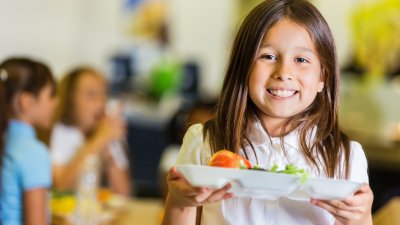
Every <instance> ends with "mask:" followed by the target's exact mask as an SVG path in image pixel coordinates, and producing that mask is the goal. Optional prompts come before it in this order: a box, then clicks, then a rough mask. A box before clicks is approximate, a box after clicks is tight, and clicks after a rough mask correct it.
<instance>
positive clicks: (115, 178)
mask: <svg viewBox="0 0 400 225" xmlns="http://www.w3.org/2000/svg"><path fill="white" fill-rule="evenodd" d="M107 153H108V151H107ZM106 160H107V168H106V169H107V180H108V185H109V187H110V189H111V190H112V191H113V192H115V193H117V194H120V195H124V196H129V195H130V194H131V191H132V182H131V176H130V172H129V167H128V168H126V169H120V168H118V167H117V165H116V164H115V162H114V160H113V159H112V158H111V156H109V155H108V157H107V158H106Z"/></svg>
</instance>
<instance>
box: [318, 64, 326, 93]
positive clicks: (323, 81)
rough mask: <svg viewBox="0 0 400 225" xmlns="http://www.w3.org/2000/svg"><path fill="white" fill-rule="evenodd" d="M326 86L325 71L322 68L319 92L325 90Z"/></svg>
mask: <svg viewBox="0 0 400 225" xmlns="http://www.w3.org/2000/svg"><path fill="white" fill-rule="evenodd" d="M324 86H325V69H324V68H322V70H321V77H320V79H319V82H318V92H321V91H322V90H324Z"/></svg>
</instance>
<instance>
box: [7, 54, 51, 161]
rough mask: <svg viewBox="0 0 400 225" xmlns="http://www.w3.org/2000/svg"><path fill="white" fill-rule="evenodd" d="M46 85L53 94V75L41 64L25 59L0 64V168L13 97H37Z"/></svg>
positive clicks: (14, 111)
mask: <svg viewBox="0 0 400 225" xmlns="http://www.w3.org/2000/svg"><path fill="white" fill-rule="evenodd" d="M47 84H51V85H52V86H53V94H54V93H55V81H54V79H53V75H52V73H51V71H50V69H49V68H48V67H47V66H46V65H44V64H43V63H40V62H35V61H32V60H30V59H26V58H11V59H8V60H6V61H4V62H3V63H1V64H0V168H1V167H2V164H3V155H4V145H5V140H4V132H6V130H7V127H8V122H9V118H10V117H11V116H14V115H15V113H16V110H15V109H14V108H13V101H14V99H15V97H16V96H17V95H18V94H20V93H22V92H27V93H30V94H32V95H34V96H38V95H39V94H40V91H41V90H42V89H43V88H44V87H45V86H46V85H47Z"/></svg>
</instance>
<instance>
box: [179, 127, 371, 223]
mask: <svg viewBox="0 0 400 225" xmlns="http://www.w3.org/2000/svg"><path fill="white" fill-rule="evenodd" d="M313 137H314V134H312V135H311V138H313ZM271 139H272V144H271V141H270V139H269V136H268V134H267V133H266V132H265V131H264V130H263V129H262V127H261V125H260V124H255V126H254V129H253V130H252V134H251V136H250V140H251V141H252V144H253V145H254V148H255V151H256V154H257V158H258V164H259V165H260V166H261V167H263V168H267V169H271V167H272V166H273V165H274V164H276V165H278V167H279V169H278V170H284V169H285V167H286V165H290V164H294V165H296V166H298V167H299V168H302V169H305V170H306V171H308V172H309V173H310V174H311V176H313V177H327V176H326V174H325V173H324V171H323V169H321V171H320V173H318V171H317V169H315V168H312V167H310V166H309V165H308V164H307V162H306V160H305V158H304V156H303V155H302V154H301V151H300V147H299V132H298V131H296V130H295V131H293V132H291V133H290V134H288V135H286V136H285V137H284V140H283V143H281V142H280V139H279V138H271ZM282 145H284V147H285V151H286V152H287V156H288V158H286V156H285V154H284V153H283V151H282ZM245 150H246V151H247V155H248V157H249V161H250V163H251V164H252V165H256V164H257V161H256V158H255V155H254V153H253V150H252V149H251V147H250V146H247V147H246V148H245ZM241 155H242V156H243V157H244V154H243V150H242V152H241ZM211 156H212V154H211V148H210V145H209V141H208V138H207V139H206V141H205V142H203V126H202V125H201V124H195V125H193V126H191V127H190V128H189V130H188V131H187V132H186V135H185V137H184V140H183V145H182V147H181V150H180V152H179V156H178V159H177V161H176V164H177V165H184V164H196V165H207V163H208V162H209V160H210V159H211ZM367 170H368V165H367V159H366V157H365V154H364V151H363V149H362V148H361V145H360V144H359V143H357V142H351V158H350V179H349V180H351V181H354V182H365V183H368V172H367ZM334 223H335V218H334V217H333V216H332V215H331V214H330V213H329V212H327V211H326V210H324V209H321V208H319V207H317V206H314V205H312V204H311V203H309V202H304V201H303V202H300V201H294V200H291V199H288V198H286V197H281V198H279V199H277V200H264V199H250V198H232V199H228V200H225V201H222V202H218V203H213V204H208V205H205V206H203V211H202V216H201V224H202V225H233V224H237V225H247V224H248V225H261V224H263V225H264V224H268V225H275V224H276V225H278V224H279V225H286V224H290V225H292V224H334Z"/></svg>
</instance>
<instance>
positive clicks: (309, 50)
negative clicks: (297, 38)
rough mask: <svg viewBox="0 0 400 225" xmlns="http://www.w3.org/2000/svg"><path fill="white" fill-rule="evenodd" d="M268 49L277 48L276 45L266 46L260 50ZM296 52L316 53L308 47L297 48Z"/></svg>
mask: <svg viewBox="0 0 400 225" xmlns="http://www.w3.org/2000/svg"><path fill="white" fill-rule="evenodd" d="M268 48H275V45H274V44H266V45H263V46H261V47H260V49H268ZM296 50H298V51H300V52H310V53H312V54H314V55H315V52H314V51H313V50H311V49H309V48H307V47H302V46H297V47H296Z"/></svg>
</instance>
